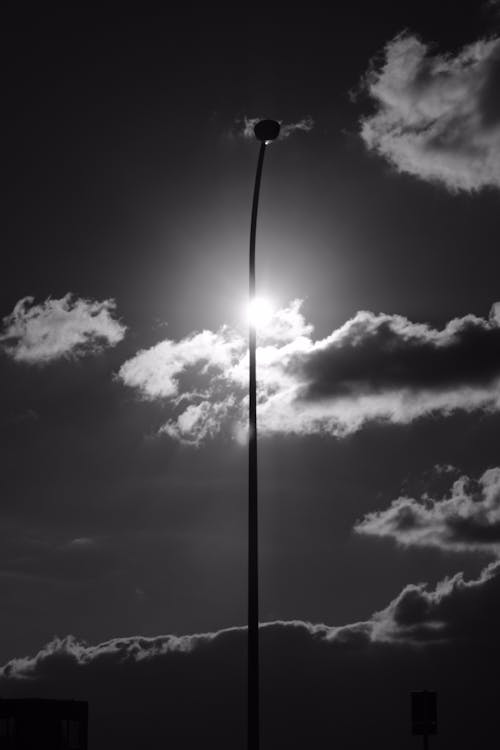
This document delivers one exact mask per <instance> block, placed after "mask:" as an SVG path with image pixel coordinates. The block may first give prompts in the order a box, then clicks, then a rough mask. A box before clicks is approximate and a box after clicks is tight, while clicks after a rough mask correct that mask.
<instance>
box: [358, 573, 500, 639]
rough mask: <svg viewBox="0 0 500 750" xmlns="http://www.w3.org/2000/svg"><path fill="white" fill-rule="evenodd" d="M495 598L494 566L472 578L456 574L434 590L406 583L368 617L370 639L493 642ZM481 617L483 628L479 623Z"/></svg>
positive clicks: (499, 616)
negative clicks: (387, 603) (467, 578)
mask: <svg viewBox="0 0 500 750" xmlns="http://www.w3.org/2000/svg"><path fill="white" fill-rule="evenodd" d="M499 594H500V563H499V562H495V563H492V564H491V565H489V566H487V567H486V568H485V569H484V570H483V571H482V572H481V574H480V576H479V578H477V579H473V580H470V581H466V580H465V578H464V575H463V573H457V574H456V575H454V576H453V577H451V578H446V579H445V580H443V581H440V582H439V583H438V584H437V586H436V587H435V589H434V590H429V589H428V587H427V585H426V584H425V583H420V584H410V585H408V586H405V588H404V589H403V591H402V592H401V593H400V594H399V596H397V597H396V599H394V601H392V602H391V603H390V604H389V606H388V607H386V608H385V609H383V610H381V611H380V612H377V613H375V614H374V615H373V617H372V621H371V625H372V627H373V631H372V633H373V635H372V637H375V639H376V640H388V641H389V642H398V641H401V642H403V641H404V642H408V643H411V644H415V645H418V644H424V643H430V642H447V643H463V642H464V641H468V642H469V643H473V642H474V641H476V640H478V639H484V640H486V641H488V640H493V639H494V637H495V635H494V634H495V632H497V629H498V627H499V626H500V609H499V607H498V606H497V602H498V596H499ZM486 613H488V615H489V622H488V623H487V624H485V623H484V622H483V621H482V618H483V617H484V616H485V615H486Z"/></svg>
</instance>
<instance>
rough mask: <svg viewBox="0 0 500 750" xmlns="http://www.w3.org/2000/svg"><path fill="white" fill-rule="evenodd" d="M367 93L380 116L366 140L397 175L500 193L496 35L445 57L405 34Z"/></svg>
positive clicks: (365, 129) (390, 47)
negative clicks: (394, 168) (399, 173)
mask: <svg viewBox="0 0 500 750" xmlns="http://www.w3.org/2000/svg"><path fill="white" fill-rule="evenodd" d="M365 87H366V90H367V91H368V93H369V95H370V96H371V98H372V99H373V101H374V102H375V105H376V111H375V113H374V114H373V115H371V116H369V117H366V118H364V119H363V120H362V122H361V137H362V138H363V140H364V142H365V144H366V145H367V146H368V148H370V149H372V150H374V151H376V152H378V153H379V154H380V155H381V156H383V157H385V158H386V159H388V160H389V161H390V162H391V164H393V165H394V166H395V167H396V168H397V169H398V170H399V171H400V172H406V173H408V174H412V175H415V176H417V177H420V178H421V179H424V180H430V181H434V182H439V183H441V184H444V185H446V187H448V188H449V189H450V190H452V191H458V190H466V191H474V190H479V189H480V188H483V187H487V186H493V187H500V107H499V99H498V90H499V87H500V40H499V38H498V37H493V38H491V39H482V40H479V41H477V42H475V43H473V44H470V45H468V46H466V47H464V48H463V49H461V50H460V51H459V52H457V53H456V54H454V55H453V54H448V55H445V54H437V53H435V52H433V50H432V49H431V47H430V46H429V45H428V44H425V43H424V42H422V41H421V40H419V39H418V38H417V37H415V36H413V35H411V34H401V35H399V36H397V37H396V38H395V39H393V40H392V41H391V42H389V43H388V44H387V45H386V47H385V51H384V59H383V60H382V62H381V63H380V64H379V63H378V62H376V63H374V64H373V65H372V67H371V69H370V71H369V72H368V74H367V75H366V78H365Z"/></svg>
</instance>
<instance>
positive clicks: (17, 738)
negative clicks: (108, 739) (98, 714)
mask: <svg viewBox="0 0 500 750" xmlns="http://www.w3.org/2000/svg"><path fill="white" fill-rule="evenodd" d="M87 748H88V703H87V702H86V701H74V700H64V701H61V700H48V699H45V698H14V699H0V750H87Z"/></svg>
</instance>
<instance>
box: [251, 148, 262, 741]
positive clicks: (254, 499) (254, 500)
mask: <svg viewBox="0 0 500 750" xmlns="http://www.w3.org/2000/svg"><path fill="white" fill-rule="evenodd" d="M265 153H266V143H265V142H264V141H263V142H262V143H261V145H260V150H259V159H258V162H257V172H256V175H255V185H254V191H253V203H252V221H251V225H250V269H249V270H250V277H249V279H250V284H249V295H250V303H251V302H252V300H253V299H254V298H255V237H256V232H257V212H258V208H259V190H260V181H261V176H262V166H263V164H264V154H265ZM256 343H257V331H256V326H255V325H253V324H252V321H250V324H249V329H248V350H249V411H248V418H249V435H248V696H247V700H248V704H247V705H248V713H247V720H248V727H247V732H248V750H259V746H260V731H259V730H260V690H259V546H258V538H259V537H258V485H257V373H256Z"/></svg>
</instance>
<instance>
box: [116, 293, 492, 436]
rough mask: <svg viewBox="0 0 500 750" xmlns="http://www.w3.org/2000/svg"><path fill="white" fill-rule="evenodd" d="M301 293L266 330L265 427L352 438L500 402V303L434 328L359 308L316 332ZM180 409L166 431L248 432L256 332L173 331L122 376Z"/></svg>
mask: <svg viewBox="0 0 500 750" xmlns="http://www.w3.org/2000/svg"><path fill="white" fill-rule="evenodd" d="M312 333H313V329H312V326H311V325H310V324H309V323H307V322H306V320H305V318H304V316H303V314H302V311H301V301H300V300H295V301H294V302H292V303H291V304H290V305H289V306H288V307H286V308H284V309H282V310H278V311H277V312H276V313H275V314H274V317H273V319H272V320H271V322H270V324H269V326H267V327H266V328H265V330H263V331H261V332H260V334H259V346H258V352H257V368H258V415H259V426H260V430H261V432H262V434H271V433H289V434H298V435H304V434H314V433H323V434H329V435H335V436H343V435H346V434H349V433H352V432H354V431H356V430H359V429H360V428H361V427H362V426H363V425H364V424H366V423H367V422H373V421H377V422H387V423H393V424H407V423H410V422H412V421H413V420H415V419H418V418H420V417H424V416H427V415H431V414H440V415H442V416H446V415H449V414H451V413H452V412H454V411H457V410H462V411H468V412H471V411H476V410H482V411H485V412H495V411H498V410H499V409H500V305H499V304H498V303H497V304H495V305H493V307H492V310H491V313H490V316H489V318H480V317H477V316H475V315H466V316H464V317H463V318H457V319H454V320H451V321H450V322H448V323H447V324H446V325H445V326H444V328H442V329H435V328H432V327H431V326H429V325H427V324H425V323H412V322H411V321H409V320H408V319H406V318H404V317H402V316H400V315H388V314H385V313H380V314H375V313H372V312H366V311H362V312H358V313H357V314H356V315H355V316H354V317H353V318H351V319H350V320H348V321H347V322H346V323H345V324H344V325H343V326H341V327H340V328H338V329H336V330H335V331H333V332H332V333H331V334H330V336H328V337H326V338H324V339H320V340H316V341H315V340H314V339H313V336H312ZM117 378H118V379H119V380H121V381H122V382H123V383H124V384H125V385H127V386H130V387H133V388H135V389H136V390H137V391H138V392H139V394H140V395H141V396H142V397H143V398H147V399H162V400H163V401H164V402H166V403H167V404H169V405H170V407H171V409H172V416H171V418H170V419H169V420H168V422H167V423H166V424H165V425H164V427H163V428H162V431H163V432H164V433H166V434H168V435H170V436H172V437H175V438H177V439H179V440H181V441H183V442H186V443H190V444H199V443H200V442H201V441H203V440H204V439H206V438H208V437H213V436H214V435H216V434H218V433H219V432H221V430H223V429H224V431H225V432H226V434H230V435H232V436H236V437H239V438H241V437H242V436H243V435H244V433H245V430H246V427H245V425H246V404H247V402H246V394H247V383H248V354H247V341H246V337H245V336H243V335H242V334H241V333H240V332H238V331H234V330H232V329H230V328H228V327H222V328H221V329H219V330H218V331H216V332H212V331H203V332H201V333H193V334H191V335H189V336H187V337H186V338H184V339H181V340H180V341H172V340H169V339H167V340H165V341H162V342H160V343H159V344H157V345H155V346H153V347H151V348H150V349H147V350H143V351H140V352H138V354H137V355H135V356H134V357H132V358H131V359H130V360H128V361H127V362H125V363H124V364H123V365H122V367H121V368H120V371H119V373H118V375H117Z"/></svg>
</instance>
